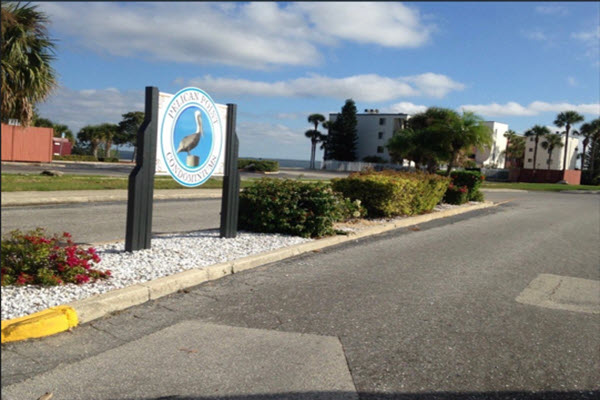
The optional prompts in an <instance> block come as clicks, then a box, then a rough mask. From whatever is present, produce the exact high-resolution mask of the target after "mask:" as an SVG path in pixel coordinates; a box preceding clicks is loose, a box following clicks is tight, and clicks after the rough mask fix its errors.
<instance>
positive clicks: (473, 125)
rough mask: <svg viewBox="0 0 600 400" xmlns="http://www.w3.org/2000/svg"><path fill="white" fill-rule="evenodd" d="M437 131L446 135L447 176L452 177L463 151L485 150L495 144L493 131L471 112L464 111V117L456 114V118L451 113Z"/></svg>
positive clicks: (441, 122) (444, 139)
mask: <svg viewBox="0 0 600 400" xmlns="http://www.w3.org/2000/svg"><path fill="white" fill-rule="evenodd" d="M449 111H451V110H449ZM437 129H439V131H440V132H441V133H443V134H444V138H443V141H444V142H445V145H446V146H445V147H446V149H447V152H448V169H447V171H446V176H450V172H451V171H452V168H453V167H454V164H455V163H456V157H457V155H458V154H459V153H460V151H461V150H464V149H471V148H473V147H477V148H483V147H485V146H491V145H492V143H493V138H492V132H491V129H490V128H489V127H487V126H486V125H484V124H483V119H482V118H481V117H479V116H477V115H475V114H474V113H472V112H470V111H464V112H463V114H462V115H458V114H456V116H455V115H453V114H451V113H450V115H448V116H447V118H445V120H444V121H440V124H439V125H438V126H437V127H436V130H437Z"/></svg>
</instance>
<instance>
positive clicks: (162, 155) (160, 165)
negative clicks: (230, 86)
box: [155, 88, 227, 187]
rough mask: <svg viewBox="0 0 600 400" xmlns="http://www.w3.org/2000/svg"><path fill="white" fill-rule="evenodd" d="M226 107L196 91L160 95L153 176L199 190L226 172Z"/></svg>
mask: <svg viewBox="0 0 600 400" xmlns="http://www.w3.org/2000/svg"><path fill="white" fill-rule="evenodd" d="M226 125H227V106H226V105H223V104H216V103H214V102H213V101H212V99H211V98H210V96H208V94H206V93H205V92H204V91H203V90H201V89H198V88H185V89H182V90H180V91H179V92H177V93H176V94H169V93H159V96H158V138H157V146H156V172H155V174H156V175H171V176H172V177H173V179H175V180H176V181H177V182H179V183H180V184H181V185H183V186H188V187H192V186H199V185H201V184H203V183H204V182H206V181H207V180H208V178H210V177H211V176H213V175H216V176H223V175H224V172H225V145H226V143H225V132H226V130H227V126H226Z"/></svg>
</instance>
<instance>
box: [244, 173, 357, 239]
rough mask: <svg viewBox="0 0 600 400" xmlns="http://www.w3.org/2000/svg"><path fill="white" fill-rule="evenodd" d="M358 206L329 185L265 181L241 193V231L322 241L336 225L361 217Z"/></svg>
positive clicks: (277, 180)
mask: <svg viewBox="0 0 600 400" xmlns="http://www.w3.org/2000/svg"><path fill="white" fill-rule="evenodd" d="M361 215H362V213H361V207H360V203H359V202H351V201H349V200H347V199H342V198H341V197H340V196H339V195H338V194H336V193H334V192H333V190H332V189H331V185H329V184H327V183H322V182H318V183H308V182H300V181H295V180H290V179H285V180H282V179H269V178H263V179H260V180H258V181H257V182H255V183H254V184H253V185H252V186H250V187H247V188H245V189H244V190H243V191H242V192H241V193H240V210H239V228H240V229H246V230H250V231H253V232H269V233H283V234H289V235H295V236H302V237H321V236H325V235H331V234H333V233H335V230H334V228H333V223H334V222H337V221H340V220H343V219H346V218H349V217H359V216H361Z"/></svg>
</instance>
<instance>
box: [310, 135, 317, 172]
mask: <svg viewBox="0 0 600 400" xmlns="http://www.w3.org/2000/svg"><path fill="white" fill-rule="evenodd" d="M316 152H317V142H316V140H311V141H310V166H309V168H310V169H315V155H316Z"/></svg>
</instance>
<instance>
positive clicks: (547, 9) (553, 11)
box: [535, 5, 569, 16]
mask: <svg viewBox="0 0 600 400" xmlns="http://www.w3.org/2000/svg"><path fill="white" fill-rule="evenodd" d="M535 12H536V13H538V14H545V15H560V16H562V15H568V14H569V10H568V9H567V8H566V7H563V6H556V5H552V6H537V7H536V8H535Z"/></svg>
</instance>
